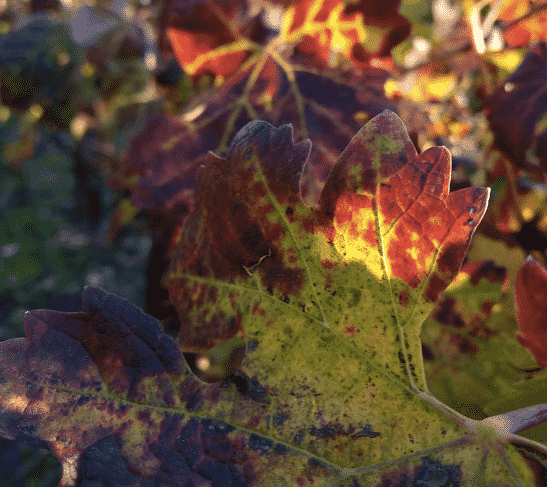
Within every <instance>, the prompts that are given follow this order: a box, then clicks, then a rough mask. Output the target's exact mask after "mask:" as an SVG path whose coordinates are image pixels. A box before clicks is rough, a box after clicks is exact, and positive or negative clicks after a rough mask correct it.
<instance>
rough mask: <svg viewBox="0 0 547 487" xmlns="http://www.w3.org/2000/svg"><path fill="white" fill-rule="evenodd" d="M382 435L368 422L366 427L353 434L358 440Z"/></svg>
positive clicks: (354, 438)
mask: <svg viewBox="0 0 547 487" xmlns="http://www.w3.org/2000/svg"><path fill="white" fill-rule="evenodd" d="M378 436H380V433H377V432H376V431H373V430H372V428H371V427H370V425H369V424H366V425H365V427H364V428H363V429H362V430H361V431H358V432H357V433H355V434H354V435H352V436H351V439H352V440H356V439H357V438H362V437H366V438H376V437H378Z"/></svg>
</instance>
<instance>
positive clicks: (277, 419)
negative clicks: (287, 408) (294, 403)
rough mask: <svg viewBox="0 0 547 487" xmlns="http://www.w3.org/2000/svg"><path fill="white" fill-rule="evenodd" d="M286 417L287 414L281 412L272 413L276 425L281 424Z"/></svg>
mask: <svg viewBox="0 0 547 487" xmlns="http://www.w3.org/2000/svg"><path fill="white" fill-rule="evenodd" d="M286 419H287V416H286V415H285V414H283V413H278V414H274V417H273V422H274V424H275V425H276V426H281V425H283V423H284V422H285V420H286Z"/></svg>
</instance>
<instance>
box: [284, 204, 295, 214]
mask: <svg viewBox="0 0 547 487" xmlns="http://www.w3.org/2000/svg"><path fill="white" fill-rule="evenodd" d="M292 214H293V209H292V208H291V207H290V206H288V207H287V209H286V210H285V215H292Z"/></svg>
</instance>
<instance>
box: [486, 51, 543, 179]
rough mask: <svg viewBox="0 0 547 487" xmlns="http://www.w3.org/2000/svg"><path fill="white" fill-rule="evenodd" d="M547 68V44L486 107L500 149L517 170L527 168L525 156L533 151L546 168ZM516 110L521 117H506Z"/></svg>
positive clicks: (528, 56)
mask: <svg viewBox="0 0 547 487" xmlns="http://www.w3.org/2000/svg"><path fill="white" fill-rule="evenodd" d="M546 67H547V43H545V42H539V43H538V44H536V45H535V46H534V47H532V48H531V49H530V50H529V51H528V53H527V54H526V57H525V58H524V61H523V62H522V64H521V65H520V66H519V67H518V68H517V69H516V71H515V72H514V73H513V74H511V75H510V76H508V77H507V78H506V79H505V81H504V83H503V85H502V87H501V88H499V89H498V90H497V91H496V92H495V93H494V94H493V95H492V96H491V97H490V98H489V99H488V101H487V104H486V107H487V109H488V120H489V122H490V126H491V128H492V130H493V132H494V134H495V141H496V144H497V146H498V147H499V148H500V150H501V151H502V152H503V153H504V154H505V155H507V157H508V158H509V159H511V160H512V161H513V162H514V163H515V164H516V165H517V166H518V167H523V166H524V165H525V164H526V162H527V156H526V152H527V151H528V150H529V149H530V148H534V149H535V150H536V155H537V157H538V158H539V160H540V165H541V166H542V168H543V169H544V170H545V169H546V168H547V151H546V149H545V142H546V140H547V139H546V136H545V127H543V128H541V126H542V125H543V126H544V125H545V122H544V121H543V122H542V117H543V118H544V117H545V113H546V112H547V91H546V90H545V81H546V80H545V73H546V72H547V71H546ZM514 107H518V110H519V116H518V117H517V118H516V119H515V118H512V117H507V113H508V110H513V109H514Z"/></svg>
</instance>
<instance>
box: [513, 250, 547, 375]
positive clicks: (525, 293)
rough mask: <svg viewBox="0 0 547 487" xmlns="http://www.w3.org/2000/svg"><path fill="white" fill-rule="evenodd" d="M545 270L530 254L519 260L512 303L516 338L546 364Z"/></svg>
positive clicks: (546, 276) (541, 362)
mask: <svg viewBox="0 0 547 487" xmlns="http://www.w3.org/2000/svg"><path fill="white" fill-rule="evenodd" d="M546 292H547V271H546V270H545V269H544V268H543V267H541V266H540V265H539V264H538V263H537V262H536V261H535V260H534V258H533V257H531V256H530V257H528V258H527V259H526V261H524V263H523V264H522V266H521V268H520V270H519V272H518V274H517V280H516V282H515V306H516V310H517V320H518V323H519V327H520V333H517V339H518V341H519V342H520V343H521V344H522V345H523V346H525V347H526V348H528V349H529V350H530V351H531V352H532V353H533V354H534V357H535V358H536V360H537V361H538V363H539V365H541V366H542V367H544V368H545V367H547V328H546V327H545V323H547V301H546V300H545V293H546Z"/></svg>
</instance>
